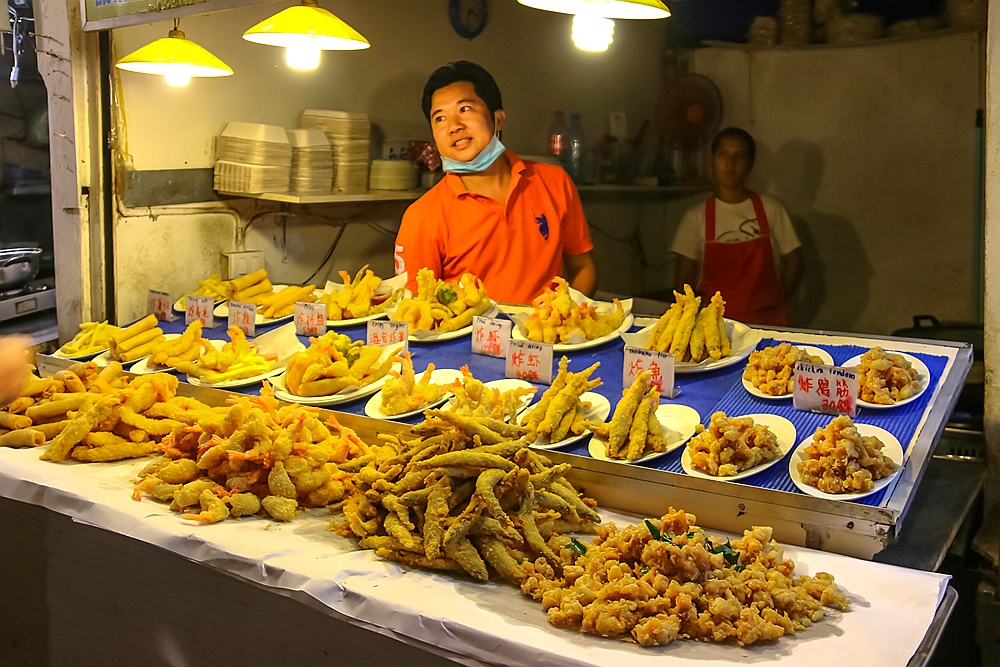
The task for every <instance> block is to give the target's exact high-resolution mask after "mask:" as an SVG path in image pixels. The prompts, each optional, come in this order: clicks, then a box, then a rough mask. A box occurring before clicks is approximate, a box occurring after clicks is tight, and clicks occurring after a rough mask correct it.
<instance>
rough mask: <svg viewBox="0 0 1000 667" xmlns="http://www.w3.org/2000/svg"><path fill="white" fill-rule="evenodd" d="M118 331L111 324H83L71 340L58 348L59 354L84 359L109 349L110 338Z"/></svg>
mask: <svg viewBox="0 0 1000 667" xmlns="http://www.w3.org/2000/svg"><path fill="white" fill-rule="evenodd" d="M118 331H120V329H119V328H118V327H116V326H115V325H113V324H108V322H107V320H105V321H104V322H84V323H83V324H81V325H80V332H79V333H78V334H76V336H74V337H73V340H71V341H70V342H68V343H66V344H65V345H63V346H62V347H60V348H59V354H60V355H61V356H64V357H85V356H88V355H92V354H97V353H98V352H103V351H104V350H106V349H108V348H109V347H111V337H112V336H114V335H115V334H116V333H118Z"/></svg>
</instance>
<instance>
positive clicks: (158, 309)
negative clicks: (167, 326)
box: [146, 289, 176, 322]
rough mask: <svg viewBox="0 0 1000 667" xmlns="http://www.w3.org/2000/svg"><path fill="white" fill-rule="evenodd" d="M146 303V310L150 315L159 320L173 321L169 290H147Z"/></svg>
mask: <svg viewBox="0 0 1000 667" xmlns="http://www.w3.org/2000/svg"><path fill="white" fill-rule="evenodd" d="M148 304H149V305H148V307H147V309H146V312H147V313H148V314H150V315H156V319H158V320H160V321H161V322H173V321H174V320H175V319H176V318H175V317H174V314H173V313H172V312H171V309H172V307H173V306H172V305H171V302H170V292H161V291H159V290H155V289H151V290H149V301H148Z"/></svg>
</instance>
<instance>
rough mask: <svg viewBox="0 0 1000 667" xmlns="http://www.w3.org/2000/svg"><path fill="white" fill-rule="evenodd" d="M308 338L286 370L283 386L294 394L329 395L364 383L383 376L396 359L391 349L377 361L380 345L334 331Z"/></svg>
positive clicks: (367, 383) (380, 352)
mask: <svg viewBox="0 0 1000 667" xmlns="http://www.w3.org/2000/svg"><path fill="white" fill-rule="evenodd" d="M309 342H310V345H309V348H308V349H307V350H306V351H305V352H299V353H297V354H294V355H292V357H291V358H290V359H289V361H288V367H287V369H286V370H285V375H284V378H285V386H286V387H287V388H288V391H289V392H290V393H292V394H295V395H296V396H307V397H312V396H331V395H333V394H336V393H338V392H341V391H343V390H344V389H347V388H349V387H364V386H366V385H369V384H371V383H373V382H376V381H377V380H380V379H382V378H383V377H385V375H386V374H387V373H388V372H389V370H390V369H391V368H392V365H393V364H394V363H396V359H395V356H394V355H393V354H391V353H390V354H389V355H388V356H387V358H386V359H385V360H384V361H382V363H380V364H377V363H376V362H378V360H379V359H380V358H381V357H382V348H380V347H378V346H376V345H365V344H364V343H363V342H362V341H352V340H351V339H350V337H348V336H345V335H343V334H338V333H337V332H335V331H328V332H326V333H325V334H323V335H322V336H320V337H319V338H311V339H310V341H309Z"/></svg>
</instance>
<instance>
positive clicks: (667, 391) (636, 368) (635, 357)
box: [622, 345, 674, 398]
mask: <svg viewBox="0 0 1000 667" xmlns="http://www.w3.org/2000/svg"><path fill="white" fill-rule="evenodd" d="M646 371H649V372H651V373H652V374H653V377H652V383H653V385H654V386H656V387H657V388H658V389H659V390H660V394H661V395H662V396H664V397H666V398H673V396H674V355H672V354H670V353H669V352H657V351H656V350H644V349H643V348H641V347H634V346H632V345H626V346H625V363H624V364H623V365H622V387H630V386H632V382H633V381H635V378H636V376H637V375H639V374H640V373H645V372H646Z"/></svg>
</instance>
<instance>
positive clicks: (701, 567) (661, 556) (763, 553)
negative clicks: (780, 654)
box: [520, 507, 849, 646]
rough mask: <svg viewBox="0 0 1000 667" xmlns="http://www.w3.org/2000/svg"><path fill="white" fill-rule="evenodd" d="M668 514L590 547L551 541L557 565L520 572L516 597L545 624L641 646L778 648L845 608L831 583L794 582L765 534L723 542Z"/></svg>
mask: <svg viewBox="0 0 1000 667" xmlns="http://www.w3.org/2000/svg"><path fill="white" fill-rule="evenodd" d="M695 521H696V519H695V516H694V515H693V514H688V513H686V512H684V511H683V510H676V511H675V510H674V509H673V508H672V507H671V508H669V509H668V511H667V513H666V514H664V515H663V517H662V518H660V519H646V520H645V521H644V522H643V523H640V524H637V525H634V526H627V527H625V528H622V529H619V528H618V527H617V526H615V524H613V523H610V524H605V525H603V526H600V527H598V529H597V533H598V535H597V537H596V538H595V539H594V541H593V544H590V545H586V544H583V543H581V542H578V541H576V540H572V539H571V538H569V537H567V536H564V535H563V536H560V535H557V536H556V537H553V538H551V539H550V540H549V547H550V548H551V549H552V550H553V551H555V552H556V553H557V554H558V562H555V563H553V562H551V560H545V559H541V558H539V559H537V560H535V561H534V562H528V563H524V564H522V565H521V572H522V577H521V579H520V582H521V591H522V592H523V593H524V594H525V595H528V596H530V597H532V598H534V599H535V600H538V601H540V602H541V603H542V606H543V607H544V608H545V610H546V612H547V614H548V619H549V622H550V623H552V624H553V625H555V626H556V627H559V628H567V629H570V628H579V629H580V630H581V631H583V632H585V633H587V634H591V635H597V636H600V637H623V636H624V637H627V638H629V639H630V640H633V641H635V642H636V643H638V644H639V645H640V646H663V645H666V644H669V643H670V642H672V641H674V640H676V639H694V640H698V641H705V642H724V641H727V640H733V639H734V640H735V641H736V642H737V643H738V644H740V645H741V646H749V645H751V644H755V643H757V642H767V641H774V640H776V639H778V638H780V637H781V636H783V635H791V634H795V632H797V631H800V630H804V629H806V628H808V627H809V626H810V625H812V624H813V623H815V622H817V621H819V620H820V619H822V618H823V616H824V615H825V613H826V611H825V609H824V607H833V608H837V609H841V610H844V609H847V607H848V605H849V603H848V600H847V598H846V597H845V596H844V594H843V593H841V592H840V590H839V588H838V587H837V584H836V583H835V582H834V578H833V576H831V575H829V574H827V573H825V572H818V573H817V574H816V575H815V576H812V577H810V576H800V577H796V576H794V572H795V563H794V562H793V561H792V560H790V559H785V557H784V552H783V550H782V548H781V546H779V545H778V544H777V543H776V542H775V541H774V540H773V539H772V537H771V536H772V529H771V528H770V527H768V526H754V527H753V528H752V529H751V530H746V531H744V533H743V537H742V538H741V539H737V540H732V541H723V540H722V539H720V538H718V537H712V536H709V535H708V534H707V533H706V532H705V530H704V529H703V528H700V527H699V526H697V525H695Z"/></svg>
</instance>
